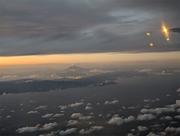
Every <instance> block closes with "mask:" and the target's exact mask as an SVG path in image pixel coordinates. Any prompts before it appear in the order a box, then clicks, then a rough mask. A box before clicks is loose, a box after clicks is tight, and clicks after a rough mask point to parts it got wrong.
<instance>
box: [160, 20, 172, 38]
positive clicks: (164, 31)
mask: <svg viewBox="0 0 180 136" xmlns="http://www.w3.org/2000/svg"><path fill="white" fill-rule="evenodd" d="M161 32H162V34H163V35H164V37H165V39H166V40H167V41H169V40H170V36H169V28H168V26H167V25H166V24H165V23H162V25H161Z"/></svg>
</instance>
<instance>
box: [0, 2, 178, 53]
mask: <svg viewBox="0 0 180 136" xmlns="http://www.w3.org/2000/svg"><path fill="white" fill-rule="evenodd" d="M179 9H180V1H179V0H13V1H12V0H1V1H0V55H22V54H23V55H24V54H51V53H79V52H83V53H84V52H111V51H137V52H139V51H143V52H144V51H169V50H180V46H179V43H180V35H176V34H174V35H173V36H172V41H171V42H170V43H169V44H171V45H172V46H169V47H167V46H166V44H167V43H166V42H165V41H163V38H162V36H161V35H160V32H159V29H160V24H161V22H162V20H164V21H166V22H167V23H168V24H169V25H170V26H172V27H178V25H179V26H180V18H179V16H178V14H179ZM147 31H150V32H152V33H153V36H152V38H151V40H149V39H147V37H145V35H144V33H145V32H147ZM148 42H155V44H156V45H157V47H156V48H154V49H149V48H148V46H147V44H148ZM162 45H164V46H162Z"/></svg>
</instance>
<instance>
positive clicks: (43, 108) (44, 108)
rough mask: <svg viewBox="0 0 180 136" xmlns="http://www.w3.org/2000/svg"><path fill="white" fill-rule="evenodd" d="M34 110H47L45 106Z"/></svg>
mask: <svg viewBox="0 0 180 136" xmlns="http://www.w3.org/2000/svg"><path fill="white" fill-rule="evenodd" d="M35 109H36V110H46V109H47V106H45V105H41V106H38V107H36V108H35Z"/></svg>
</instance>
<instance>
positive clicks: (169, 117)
mask: <svg viewBox="0 0 180 136" xmlns="http://www.w3.org/2000/svg"><path fill="white" fill-rule="evenodd" d="M160 120H168V121H171V120H173V118H172V117H171V116H165V117H161V118H160Z"/></svg>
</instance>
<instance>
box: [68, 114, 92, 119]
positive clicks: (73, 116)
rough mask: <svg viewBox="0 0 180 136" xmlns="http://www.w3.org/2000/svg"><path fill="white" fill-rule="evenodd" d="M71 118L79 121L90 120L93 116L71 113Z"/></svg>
mask: <svg viewBox="0 0 180 136" xmlns="http://www.w3.org/2000/svg"><path fill="white" fill-rule="evenodd" d="M71 118H73V119H79V120H90V119H92V118H93V116H84V115H83V114H81V113H73V114H71Z"/></svg>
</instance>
